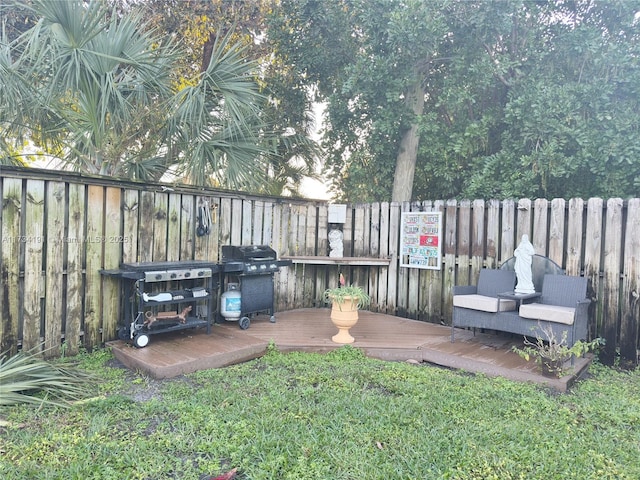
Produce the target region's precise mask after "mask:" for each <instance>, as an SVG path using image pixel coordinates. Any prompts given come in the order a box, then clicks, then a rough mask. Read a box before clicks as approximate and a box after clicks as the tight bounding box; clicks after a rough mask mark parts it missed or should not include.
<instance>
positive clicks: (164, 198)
mask: <svg viewBox="0 0 640 480" xmlns="http://www.w3.org/2000/svg"><path fill="white" fill-rule="evenodd" d="M153 203H154V205H153V217H151V218H147V219H145V221H147V222H149V221H150V222H152V223H153V247H152V248H153V253H152V254H151V256H152V258H153V261H154V262H165V261H167V259H168V252H167V247H168V235H169V225H168V223H169V218H168V209H169V195H168V194H166V193H162V192H156V193H155V195H154V200H153Z"/></svg>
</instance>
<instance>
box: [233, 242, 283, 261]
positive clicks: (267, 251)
mask: <svg viewBox="0 0 640 480" xmlns="http://www.w3.org/2000/svg"><path fill="white" fill-rule="evenodd" d="M276 258H277V254H276V251H275V250H274V249H273V248H271V247H270V246H269V245H242V246H236V245H223V246H222V261H223V262H231V261H236V262H237V261H241V262H261V261H265V260H275V259H276Z"/></svg>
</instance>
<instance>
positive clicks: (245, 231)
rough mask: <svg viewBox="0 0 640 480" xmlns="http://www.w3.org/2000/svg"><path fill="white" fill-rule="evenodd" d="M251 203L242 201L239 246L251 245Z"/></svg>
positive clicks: (252, 220) (252, 219)
mask: <svg viewBox="0 0 640 480" xmlns="http://www.w3.org/2000/svg"><path fill="white" fill-rule="evenodd" d="M253 222H254V218H253V202H251V200H246V199H245V200H243V201H242V234H241V237H242V239H241V240H240V243H241V245H252V244H253V241H252V240H253Z"/></svg>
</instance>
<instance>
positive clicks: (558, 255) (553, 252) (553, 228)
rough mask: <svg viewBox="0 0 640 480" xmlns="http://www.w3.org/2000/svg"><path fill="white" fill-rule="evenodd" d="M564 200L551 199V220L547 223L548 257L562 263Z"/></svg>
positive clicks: (559, 263)
mask: <svg viewBox="0 0 640 480" xmlns="http://www.w3.org/2000/svg"><path fill="white" fill-rule="evenodd" d="M565 203H566V202H565V200H564V199H563V198H554V199H553V200H551V222H550V224H549V258H550V259H551V260H553V261H554V262H556V263H557V264H558V265H564V262H563V260H564V228H565Z"/></svg>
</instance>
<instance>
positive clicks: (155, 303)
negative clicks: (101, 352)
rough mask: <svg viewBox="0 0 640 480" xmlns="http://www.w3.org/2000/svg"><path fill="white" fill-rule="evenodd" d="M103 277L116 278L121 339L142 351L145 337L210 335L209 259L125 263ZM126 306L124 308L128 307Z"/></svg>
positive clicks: (213, 277) (212, 269)
mask: <svg viewBox="0 0 640 480" xmlns="http://www.w3.org/2000/svg"><path fill="white" fill-rule="evenodd" d="M101 273H102V274H103V275H110V276H115V277H118V278H120V279H121V283H120V285H121V291H122V295H121V299H122V305H121V310H122V317H123V325H122V326H121V327H120V328H119V329H118V336H119V337H120V339H122V340H128V341H131V342H132V343H133V344H134V345H135V346H136V347H138V348H143V347H145V346H147V344H148V343H149V340H150V338H149V336H150V335H154V334H158V333H166V332H172V331H176V330H183V329H186V328H195V327H206V328H207V333H210V330H211V323H212V322H213V320H214V305H217V295H218V288H219V285H220V266H219V265H218V264H216V263H211V262H209V261H204V260H203V261H198V260H194V261H186V262H141V263H125V264H122V265H121V266H120V268H119V269H118V270H103V271H102V272H101ZM127 304H128V305H127Z"/></svg>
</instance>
